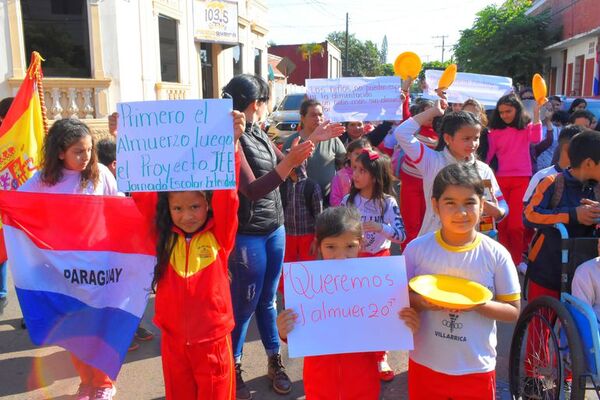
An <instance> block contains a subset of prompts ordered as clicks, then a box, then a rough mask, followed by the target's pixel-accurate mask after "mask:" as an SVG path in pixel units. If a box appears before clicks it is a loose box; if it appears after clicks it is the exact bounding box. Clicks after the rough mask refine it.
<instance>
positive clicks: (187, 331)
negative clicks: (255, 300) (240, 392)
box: [133, 112, 245, 400]
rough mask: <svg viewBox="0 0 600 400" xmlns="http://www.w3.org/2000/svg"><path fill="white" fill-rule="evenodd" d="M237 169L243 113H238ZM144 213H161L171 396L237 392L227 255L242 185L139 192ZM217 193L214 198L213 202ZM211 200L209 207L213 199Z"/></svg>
mask: <svg viewBox="0 0 600 400" xmlns="http://www.w3.org/2000/svg"><path fill="white" fill-rule="evenodd" d="M234 113H235V114H234V117H235V119H234V126H235V143H236V144H235V146H236V152H235V173H236V182H237V181H238V179H239V168H240V153H239V151H238V150H237V139H238V138H239V136H240V135H241V134H242V132H243V131H244V126H245V118H244V116H243V114H241V113H236V112H234ZM133 197H134V199H135V200H136V202H137V203H138V206H139V208H140V210H141V211H142V212H143V213H145V214H146V215H152V211H153V210H154V211H155V212H156V219H155V221H156V224H155V229H156V235H157V243H158V244H157V263H156V267H155V269H154V279H153V281H152V288H153V289H154V290H155V291H156V300H155V316H154V322H155V324H156V325H157V326H158V327H159V328H160V330H161V333H162V338H161V356H162V364H163V376H164V380H165V392H166V398H167V399H173V400H188V399H189V400H196V399H206V400H211V399H223V400H234V399H235V369H234V365H233V350H232V344H231V337H230V333H231V331H232V330H233V326H234V319H233V308H232V303H231V294H230V289H229V275H228V267H227V259H228V258H229V254H230V253H231V250H232V249H233V246H234V243H235V234H236V231H237V226H238V218H237V210H238V205H239V198H238V193H237V190H215V191H214V192H212V193H211V192H206V191H188V192H161V193H159V194H158V199H157V196H156V194H155V193H149V194H145V193H138V194H134V196H133ZM211 200H212V201H211ZM209 204H210V206H209Z"/></svg>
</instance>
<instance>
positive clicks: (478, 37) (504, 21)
mask: <svg viewBox="0 0 600 400" xmlns="http://www.w3.org/2000/svg"><path fill="white" fill-rule="evenodd" d="M531 3H532V1H531V0H507V1H506V2H505V3H504V4H503V5H502V6H500V7H498V6H495V5H490V6H487V7H485V8H484V9H483V10H481V11H479V12H478V13H477V17H476V19H475V22H474V24H473V27H471V28H470V29H466V30H464V31H462V32H461V37H460V39H459V40H458V43H457V44H456V45H455V46H454V56H455V57H456V61H457V63H458V66H459V70H460V71H465V72H474V73H482V74H490V75H501V76H509V77H512V79H513V81H514V82H515V83H528V82H531V77H532V76H533V74H534V73H536V72H540V71H542V68H543V64H544V59H545V56H544V47H546V46H548V45H549V44H550V43H552V42H553V41H554V40H555V36H556V33H555V32H550V30H549V29H548V26H549V23H550V14H549V13H548V12H545V13H542V14H540V15H525V11H526V10H527V9H528V8H529V7H530V6H531Z"/></svg>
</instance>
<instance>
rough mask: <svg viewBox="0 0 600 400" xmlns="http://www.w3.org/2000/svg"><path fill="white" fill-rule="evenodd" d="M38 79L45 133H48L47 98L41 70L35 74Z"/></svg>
mask: <svg viewBox="0 0 600 400" xmlns="http://www.w3.org/2000/svg"><path fill="white" fill-rule="evenodd" d="M35 77H36V81H37V90H38V96H39V97H40V106H41V107H42V122H43V123H44V133H46V134H47V133H48V116H47V114H46V100H44V84H43V83H42V76H41V74H40V72H39V70H38V71H37V72H36V74H35Z"/></svg>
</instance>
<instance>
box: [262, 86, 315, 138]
mask: <svg viewBox="0 0 600 400" xmlns="http://www.w3.org/2000/svg"><path fill="white" fill-rule="evenodd" d="M305 98H306V94H304V93H294V94H288V95H286V96H285V97H284V98H283V100H282V101H281V103H279V105H278V106H277V107H275V109H274V110H273V113H272V114H271V115H270V116H269V118H268V119H267V126H268V127H267V134H268V135H269V137H270V138H271V139H272V140H273V141H275V142H276V143H283V142H284V141H285V139H287V138H288V136H290V135H291V134H292V133H294V132H296V131H298V129H299V126H300V105H301V104H302V102H303V101H304V99H305Z"/></svg>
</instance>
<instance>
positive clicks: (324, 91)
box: [306, 76, 402, 122]
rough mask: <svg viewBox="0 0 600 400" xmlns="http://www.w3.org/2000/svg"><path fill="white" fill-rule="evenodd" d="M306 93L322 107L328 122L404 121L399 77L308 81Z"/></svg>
mask: <svg viewBox="0 0 600 400" xmlns="http://www.w3.org/2000/svg"><path fill="white" fill-rule="evenodd" d="M306 94H307V96H308V97H309V98H313V99H316V100H317V101H319V102H320V103H321V104H322V105H323V113H324V114H325V116H326V119H329V120H331V121H335V122H344V121H384V120H387V121H399V120H401V119H402V103H401V102H400V78H398V77H396V76H381V77H376V78H338V79H307V80H306Z"/></svg>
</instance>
